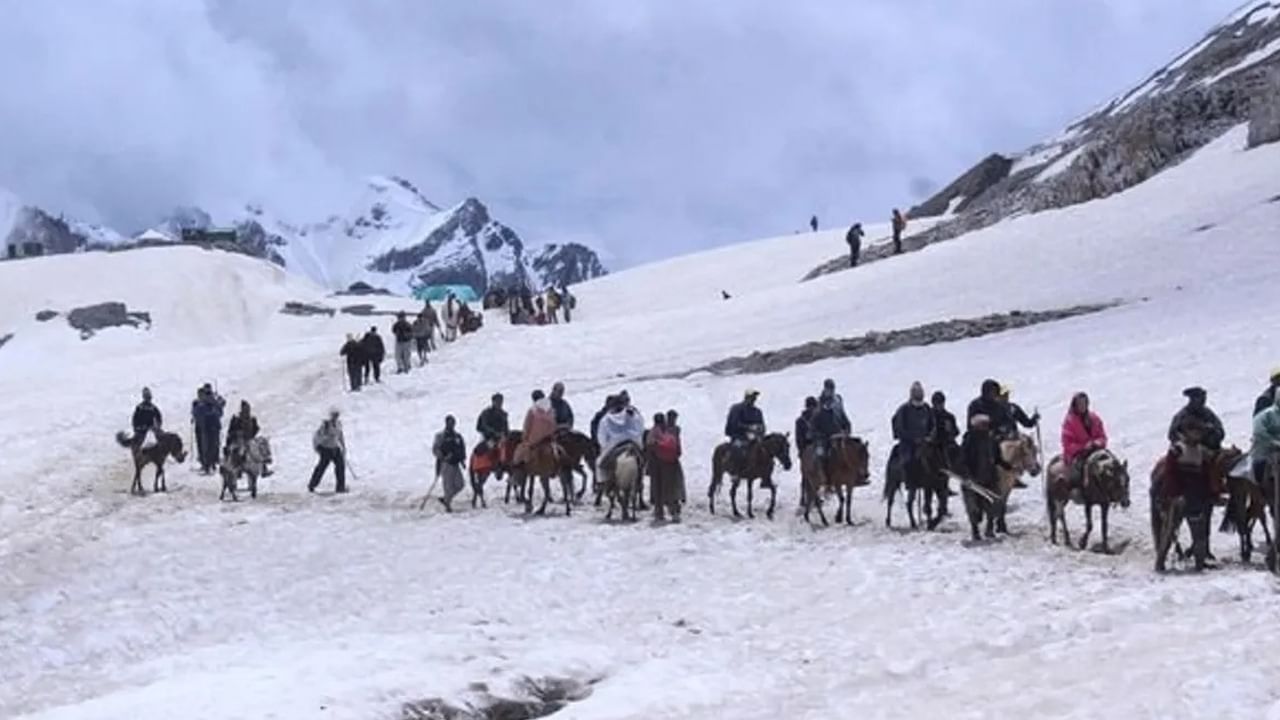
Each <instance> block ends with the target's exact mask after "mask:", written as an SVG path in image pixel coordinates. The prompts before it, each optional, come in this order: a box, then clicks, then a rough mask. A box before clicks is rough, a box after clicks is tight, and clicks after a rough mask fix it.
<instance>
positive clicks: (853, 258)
mask: <svg viewBox="0 0 1280 720" xmlns="http://www.w3.org/2000/svg"><path fill="white" fill-rule="evenodd" d="M861 254H862V248H860V247H858V246H857V245H850V246H849V267H858V256H859V255H861Z"/></svg>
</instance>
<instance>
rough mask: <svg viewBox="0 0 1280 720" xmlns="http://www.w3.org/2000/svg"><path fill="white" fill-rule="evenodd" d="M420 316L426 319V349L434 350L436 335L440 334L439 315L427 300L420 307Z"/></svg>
mask: <svg viewBox="0 0 1280 720" xmlns="http://www.w3.org/2000/svg"><path fill="white" fill-rule="evenodd" d="M422 315H423V317H425V318H426V319H427V349H428V350H435V349H436V333H438V332H440V314H439V313H437V312H436V309H435V308H434V307H432V306H431V301H430V300H427V301H425V302H424V303H423V305H422Z"/></svg>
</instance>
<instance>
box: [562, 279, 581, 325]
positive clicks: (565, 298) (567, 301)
mask: <svg viewBox="0 0 1280 720" xmlns="http://www.w3.org/2000/svg"><path fill="white" fill-rule="evenodd" d="M560 306H561V307H562V308H564V321H565V323H570V322H573V310H574V308H576V307H577V306H578V298H576V297H574V296H573V293H571V292H569V288H568V286H566V285H561V286H560Z"/></svg>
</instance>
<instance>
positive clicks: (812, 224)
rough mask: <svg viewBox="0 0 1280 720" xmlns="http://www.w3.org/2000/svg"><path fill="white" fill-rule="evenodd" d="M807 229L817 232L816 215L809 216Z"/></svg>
mask: <svg viewBox="0 0 1280 720" xmlns="http://www.w3.org/2000/svg"><path fill="white" fill-rule="evenodd" d="M809 229H810V230H812V231H813V232H818V216H817V215H814V216H813V217H811V218H809Z"/></svg>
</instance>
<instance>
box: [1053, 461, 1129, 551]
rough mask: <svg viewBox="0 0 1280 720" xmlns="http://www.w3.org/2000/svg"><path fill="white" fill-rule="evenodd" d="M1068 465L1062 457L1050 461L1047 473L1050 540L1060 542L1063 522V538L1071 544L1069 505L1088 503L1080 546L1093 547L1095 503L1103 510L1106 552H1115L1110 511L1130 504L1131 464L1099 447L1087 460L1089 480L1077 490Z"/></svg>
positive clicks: (1103, 542)
mask: <svg viewBox="0 0 1280 720" xmlns="http://www.w3.org/2000/svg"><path fill="white" fill-rule="evenodd" d="M1068 470H1069V469H1068V468H1067V464H1066V463H1065V462H1063V461H1062V457H1061V456H1058V457H1055V458H1054V459H1053V460H1051V461H1050V462H1049V469H1048V471H1047V472H1046V474H1045V483H1044V504H1045V508H1046V511H1047V512H1048V513H1049V542H1051V543H1053V544H1054V545H1057V544H1058V523H1059V522H1061V523H1062V538H1063V540H1064V541H1065V542H1066V543H1067V544H1068V545H1070V544H1071V532H1070V531H1069V530H1068V529H1067V505H1070V504H1071V503H1073V502H1074V503H1077V504H1080V505H1084V535H1083V536H1081V538H1080V549H1081V550H1084V549H1085V548H1086V547H1088V546H1089V533H1091V532H1093V506H1094V505H1097V506H1098V507H1100V508H1101V509H1102V551H1103V552H1104V553H1109V552H1111V547H1110V545H1109V544H1108V540H1107V529H1108V514H1109V513H1110V510H1111V506H1112V505H1119V506H1120V507H1121V508H1127V507H1129V463H1128V462H1121V460H1120V458H1118V457H1116V455H1115V453H1113V452H1111V451H1110V450H1095V451H1094V452H1093V453H1091V454H1090V455H1089V456H1088V458H1086V459H1085V462H1084V471H1083V472H1084V477H1085V483H1084V486H1083V488H1081V489H1079V490H1075V491H1073V490H1072V489H1071V482H1070V480H1069V479H1068V478H1067V474H1068Z"/></svg>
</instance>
